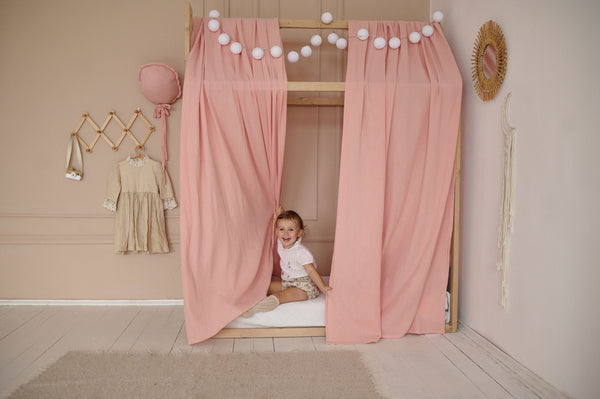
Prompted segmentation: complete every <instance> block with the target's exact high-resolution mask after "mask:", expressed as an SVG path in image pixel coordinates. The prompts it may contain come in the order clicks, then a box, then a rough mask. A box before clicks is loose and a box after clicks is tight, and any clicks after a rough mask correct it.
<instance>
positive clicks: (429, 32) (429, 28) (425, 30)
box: [421, 25, 433, 37]
mask: <svg viewBox="0 0 600 399" xmlns="http://www.w3.org/2000/svg"><path fill="white" fill-rule="evenodd" d="M421 33H422V34H423V36H425V37H431V35H433V26H431V25H425V26H424V27H423V29H421Z"/></svg>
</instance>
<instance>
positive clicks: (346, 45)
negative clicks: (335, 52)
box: [335, 37, 348, 50]
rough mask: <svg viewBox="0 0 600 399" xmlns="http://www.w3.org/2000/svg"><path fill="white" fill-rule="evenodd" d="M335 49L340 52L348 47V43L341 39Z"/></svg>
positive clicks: (336, 43)
mask: <svg viewBox="0 0 600 399" xmlns="http://www.w3.org/2000/svg"><path fill="white" fill-rule="evenodd" d="M335 47H337V48H339V49H340V50H343V49H345V48H346V47H348V41H347V40H346V39H344V38H343V37H340V38H339V39H337V41H336V42H335Z"/></svg>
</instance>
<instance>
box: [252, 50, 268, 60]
mask: <svg viewBox="0 0 600 399" xmlns="http://www.w3.org/2000/svg"><path fill="white" fill-rule="evenodd" d="M264 55H265V52H264V51H263V49H261V48H260V47H255V48H254V49H253V50H252V57H254V59H255V60H260V59H261V58H262V57H263V56H264Z"/></svg>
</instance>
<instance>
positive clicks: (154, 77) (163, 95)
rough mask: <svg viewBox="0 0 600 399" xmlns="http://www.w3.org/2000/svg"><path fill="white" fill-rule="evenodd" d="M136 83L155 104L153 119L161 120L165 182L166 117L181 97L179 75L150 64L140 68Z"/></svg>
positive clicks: (159, 65) (156, 64)
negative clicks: (172, 105)
mask: <svg viewBox="0 0 600 399" xmlns="http://www.w3.org/2000/svg"><path fill="white" fill-rule="evenodd" d="M138 81H139V84H140V89H141V91H142V93H143V94H144V95H145V96H146V97H147V98H148V100H150V101H152V102H153V103H154V104H156V107H155V108H154V117H155V118H161V120H162V126H161V127H162V167H163V175H164V176H165V181H166V174H165V173H164V171H165V161H166V160H168V159H169V158H168V156H167V116H169V114H170V113H169V110H170V109H171V104H173V103H174V102H175V101H177V99H178V98H179V97H181V84H180V83H179V75H178V74H177V72H176V71H175V70H174V69H173V68H171V67H170V66H168V65H165V64H160V63H151V64H146V65H142V66H141V67H140V69H139V71H138Z"/></svg>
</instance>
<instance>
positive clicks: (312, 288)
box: [281, 276, 321, 299]
mask: <svg viewBox="0 0 600 399" xmlns="http://www.w3.org/2000/svg"><path fill="white" fill-rule="evenodd" d="M291 287H296V288H300V289H301V290H302V291H304V292H306V295H308V299H314V298H316V297H318V296H319V294H320V293H321V291H320V290H319V287H317V285H316V284H315V283H314V282H313V281H312V280H311V278H310V277H309V276H305V277H298V278H293V279H290V280H282V281H281V289H282V290H285V289H288V288H291Z"/></svg>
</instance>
